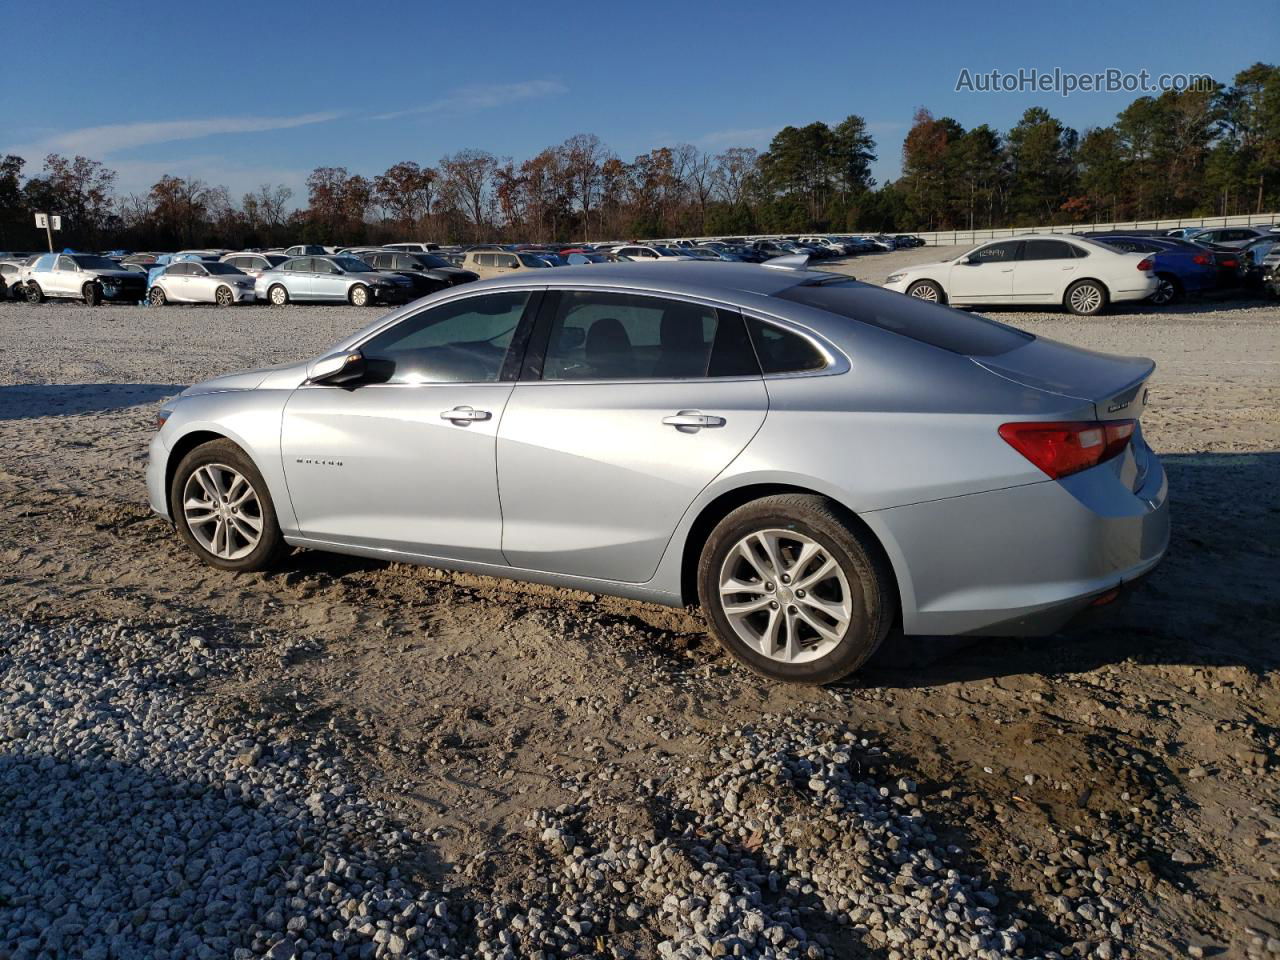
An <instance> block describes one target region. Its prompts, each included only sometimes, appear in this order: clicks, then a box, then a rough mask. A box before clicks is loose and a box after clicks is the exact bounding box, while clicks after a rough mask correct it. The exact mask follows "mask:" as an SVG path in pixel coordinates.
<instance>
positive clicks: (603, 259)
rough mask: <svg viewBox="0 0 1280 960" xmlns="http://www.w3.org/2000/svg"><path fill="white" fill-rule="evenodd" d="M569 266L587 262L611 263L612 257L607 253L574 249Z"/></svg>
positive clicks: (569, 258)
mask: <svg viewBox="0 0 1280 960" xmlns="http://www.w3.org/2000/svg"><path fill="white" fill-rule="evenodd" d="M568 260H569V266H571V267H572V266H581V265H583V264H587V263H609V262H610V259H609V257H608V256H607V255H606V254H603V253H593V252H590V251H574V252H573V253H571V254H569V257H568Z"/></svg>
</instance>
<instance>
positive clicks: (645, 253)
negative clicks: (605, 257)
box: [612, 243, 688, 260]
mask: <svg viewBox="0 0 1280 960" xmlns="http://www.w3.org/2000/svg"><path fill="white" fill-rule="evenodd" d="M612 253H613V255H614V256H615V257H617V258H618V259H620V260H685V259H688V258H687V257H685V255H684V251H683V250H676V249H673V248H672V247H660V246H656V245H654V244H634V243H633V244H627V245H626V246H622V247H616V248H614V250H613V251H612Z"/></svg>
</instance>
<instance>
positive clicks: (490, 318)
mask: <svg viewBox="0 0 1280 960" xmlns="http://www.w3.org/2000/svg"><path fill="white" fill-rule="evenodd" d="M529 297H530V294H529V293H528V291H513V292H511V293H494V294H488V295H483V296H477V297H463V298H462V299H461V300H453V301H451V302H449V303H445V304H441V305H440V306H438V307H431V308H430V309H427V310H423V311H421V312H420V313H416V314H414V315H413V316H411V317H406V318H405V319H404V320H402V321H401V322H399V323H397V324H396V325H395V326H394V327H392V328H391V329H390V330H386V331H384V332H383V333H380V334H378V335H377V336H376V337H374V338H373V339H372V340H369V341H368V342H367V343H365V344H364V345H363V346H362V347H361V350H362V351H363V352H364V355H365V356H366V357H367V358H368V359H369V361H370V365H371V366H372V367H374V368H375V369H377V368H378V367H381V368H383V373H384V375H385V377H386V381H385V382H387V383H493V382H496V381H497V380H498V377H499V376H500V375H501V373H502V363H503V361H504V360H505V359H506V356H507V350H508V349H509V348H510V346H511V341H512V339H513V337H514V336H515V332H516V328H517V327H518V326H519V325H520V318H521V317H522V316H523V315H524V309H525V305H526V304H527V303H528V302H529Z"/></svg>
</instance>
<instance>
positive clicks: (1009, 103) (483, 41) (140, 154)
mask: <svg viewBox="0 0 1280 960" xmlns="http://www.w3.org/2000/svg"><path fill="white" fill-rule="evenodd" d="M1266 6H1267V5H1266V4H1263V5H1261V6H1256V5H1255V6H1253V7H1245V8H1240V9H1239V10H1237V11H1236V12H1235V13H1228V9H1227V8H1226V7H1221V6H1219V5H1215V4H1209V3H1205V2H1204V0H1196V2H1188V3H1182V2H1174V0H1162V2H1160V3H1158V4H1142V5H1136V6H1135V5H1134V4H1121V3H1116V2H1105V3H1095V2H1073V3H1071V4H1067V5H1062V4H1056V5H1054V6H1053V8H1051V7H1050V6H1049V5H1047V4H1039V3H1035V2H1027V0H1023V2H1020V3H1005V2H1000V0H986V2H983V3H981V4H973V3H962V2H956V0H950V2H945V3H934V2H920V0H916V2H912V3H898V4H856V5H855V4H852V3H847V2H840V0H836V2H830V0H828V2H824V3H808V4H801V3H795V2H791V3H787V2H783V0H772V2H755V0H734V2H732V3H729V2H705V0H703V2H695V0H684V2H679V3H675V2H667V0H645V2H642V3H625V4H623V3H602V4H583V3H573V2H551V3H546V2H543V3H527V2H525V3H519V4H507V3H503V2H490V3H470V2H466V0H460V2H459V0H454V2H449V3H430V2H424V0H402V2H399V3H394V4H379V5H362V4H358V3H352V2H350V0H344V2H341V3H336V2H328V0H304V2H297V3H271V4H263V3H254V4H248V3H243V4H242V3H239V2H237V0H222V2H219V3H218V4H214V5H209V4H198V5H190V4H178V5H164V4H162V5H160V6H156V5H155V4H145V5H144V4H141V3H135V2H134V0H122V2H119V3H117V4H104V3H102V2H101V0H98V2H93V3H90V2H79V0H62V2H59V3H57V4H41V5H36V4H29V5H25V6H24V7H23V10H22V17H21V20H22V32H23V35H24V37H26V38H36V37H45V38H47V40H48V42H47V43H35V42H21V43H8V44H6V46H5V55H4V58H3V61H2V62H0V80H4V81H5V84H4V85H5V87H6V88H8V89H10V90H20V91H22V93H21V95H20V96H18V97H16V98H15V100H14V102H15V103H16V102H21V103H23V104H25V105H27V106H28V107H30V108H31V109H29V110H27V111H26V112H24V113H22V114H21V115H19V116H17V117H15V115H14V114H13V113H11V112H9V111H6V122H5V125H4V128H3V129H0V151H3V152H17V153H20V154H22V155H23V156H26V157H27V158H28V161H29V166H28V171H27V172H28V173H34V172H37V170H38V168H39V165H40V164H39V160H40V158H42V157H43V155H44V154H46V153H48V152H60V153H67V154H73V153H82V154H85V155H87V156H91V157H94V158H95V159H99V160H102V161H104V162H106V163H107V164H108V165H109V166H111V167H113V168H114V169H116V170H117V171H119V174H120V178H119V183H118V187H119V189H120V191H121V192H123V193H128V192H132V191H137V192H142V191H145V189H146V188H147V187H148V186H149V185H150V184H151V183H153V182H154V181H155V180H157V179H159V177H160V176H161V175H162V174H166V173H168V174H173V175H176V176H187V177H198V178H200V179H203V180H206V181H208V182H210V183H215V184H225V185H226V186H227V187H228V188H230V190H231V192H232V195H233V196H235V197H238V196H239V195H240V194H241V193H243V192H244V191H245V190H247V189H251V188H253V187H254V186H256V185H257V184H260V183H264V182H272V183H286V184H288V185H290V186H292V187H293V188H294V190H295V194H296V195H297V196H296V197H295V199H301V197H302V195H303V192H304V191H303V189H302V182H303V180H304V179H305V178H306V175H307V173H308V172H309V171H310V170H311V169H312V168H313V167H316V166H322V165H340V166H346V167H347V168H349V169H350V170H352V171H353V172H359V173H364V174H366V175H373V174H376V173H379V172H381V171H382V170H384V169H385V168H386V167H387V166H389V165H390V164H392V163H395V162H397V161H400V160H416V161H418V162H419V163H431V164H434V163H435V162H436V161H437V160H438V159H439V158H440V156H441V155H442V154H445V153H450V152H453V151H455V150H457V149H460V148H463V147H480V148H483V149H486V150H489V151H492V152H493V153H496V154H498V155H501V156H511V157H514V158H515V159H517V160H520V159H522V158H524V157H527V156H529V155H531V154H533V153H536V152H537V151H538V150H540V149H541V148H542V147H544V146H547V145H550V144H554V143H558V142H560V141H562V140H564V139H565V138H566V137H568V136H570V135H572V134H574V133H579V132H593V133H596V134H598V135H599V136H600V137H601V138H602V139H603V140H604V141H605V142H606V143H607V144H608V145H609V146H610V147H611V148H612V149H613V150H615V151H616V152H617V153H618V154H619V155H620V156H622V157H623V158H624V159H630V158H631V157H633V156H634V155H635V154H636V153H638V152H642V151H645V150H648V149H650V148H652V147H654V146H659V145H663V144H674V143H679V142H689V143H693V144H696V145H698V146H699V147H702V148H704V149H709V150H716V151H718V150H721V149H724V148H726V147H729V146H753V147H759V148H763V147H764V146H766V145H767V143H768V140H769V138H770V136H771V135H772V134H773V133H774V132H775V131H776V130H778V129H779V128H781V127H782V126H785V125H786V124H795V125H802V124H805V123H809V122H811V121H813V120H824V121H827V122H831V123H834V122H837V121H839V120H840V119H842V118H843V117H844V116H846V115H848V114H850V113H856V114H860V115H861V116H863V117H865V118H866V120H867V122H868V124H869V125H870V128H871V130H872V132H873V133H874V135H875V137H876V139H877V142H878V153H879V160H878V161H877V163H876V164H875V167H874V173H875V175H876V177H877V179H878V180H881V181H883V180H885V179H888V178H892V177H894V176H896V175H897V173H898V171H899V166H900V156H901V146H902V137H903V135H904V133H905V132H906V129H907V127H908V126H909V125H910V122H911V116H912V114H913V112H914V111H915V109H916V108H917V107H919V106H925V107H928V108H929V109H930V110H932V111H933V113H934V114H935V115H950V116H952V117H955V118H956V119H957V120H959V121H960V122H961V123H962V124H963V125H965V126H966V127H969V126H974V125H977V124H978V123H982V122H987V123H991V124H992V125H994V126H996V127H997V128H999V129H1001V130H1005V129H1008V128H1009V127H1010V126H1012V125H1013V124H1014V123H1016V122H1017V119H1018V117H1019V116H1020V115H1021V113H1022V112H1023V110H1025V109H1026V108H1027V107H1029V106H1033V105H1042V106H1045V107H1047V108H1048V109H1049V110H1050V111H1051V112H1052V113H1054V115H1056V116H1058V117H1059V118H1061V119H1062V120H1064V121H1065V122H1067V123H1068V124H1070V125H1072V126H1075V127H1077V128H1079V129H1084V128H1086V127H1089V126H1093V125H1099V124H1106V123H1109V122H1110V121H1111V120H1112V119H1113V117H1114V115H1115V113H1116V111H1117V110H1118V109H1120V108H1122V107H1123V106H1124V105H1126V104H1127V103H1128V102H1129V101H1130V100H1131V99H1132V98H1133V96H1134V94H1125V93H1116V94H1106V93H1077V94H1075V95H1073V96H1071V97H1069V98H1066V99H1064V98H1062V97H1060V96H1058V95H1057V94H1052V93H996V94H983V93H957V92H955V85H956V79H957V77H958V76H959V74H960V71H961V69H963V68H967V69H969V70H970V71H973V72H975V73H976V72H980V71H989V70H992V69H1000V70H1003V71H1008V72H1014V71H1017V70H1018V69H1019V68H1020V67H1035V68H1039V69H1041V70H1052V69H1053V68H1054V67H1060V68H1062V69H1063V70H1068V71H1075V72H1079V73H1085V72H1094V71H1100V70H1105V69H1107V68H1117V69H1120V70H1124V71H1135V72H1136V71H1139V70H1143V69H1145V70H1148V71H1150V72H1151V73H1152V74H1153V75H1159V74H1161V73H1208V74H1210V75H1211V76H1213V77H1214V78H1215V79H1218V80H1222V81H1230V79H1231V77H1232V76H1233V75H1234V74H1235V73H1236V72H1237V71H1238V70H1240V69H1241V68H1243V67H1245V66H1248V65H1249V64H1251V63H1253V62H1255V61H1257V60H1264V61H1268V62H1274V61H1275V60H1276V58H1277V55H1280V21H1277V19H1276V18H1275V17H1274V16H1271V15H1270V14H1268V13H1264V8H1265V7H1266ZM37 78H39V79H38V82H37Z"/></svg>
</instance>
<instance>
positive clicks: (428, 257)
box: [412, 253, 453, 269]
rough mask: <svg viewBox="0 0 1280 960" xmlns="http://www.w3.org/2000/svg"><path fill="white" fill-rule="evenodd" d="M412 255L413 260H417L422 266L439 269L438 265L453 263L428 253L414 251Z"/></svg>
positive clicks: (444, 265)
mask: <svg viewBox="0 0 1280 960" xmlns="http://www.w3.org/2000/svg"><path fill="white" fill-rule="evenodd" d="M412 256H413V259H414V260H416V261H418V263H420V264H422V265H423V266H424V267H431V268H433V269H439V268H440V267H451V266H453V264H451V263H450V262H449V261H448V260H445V259H444V258H443V257H437V256H434V255H433V254H430V253H415V254H413V255H412Z"/></svg>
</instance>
